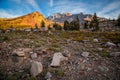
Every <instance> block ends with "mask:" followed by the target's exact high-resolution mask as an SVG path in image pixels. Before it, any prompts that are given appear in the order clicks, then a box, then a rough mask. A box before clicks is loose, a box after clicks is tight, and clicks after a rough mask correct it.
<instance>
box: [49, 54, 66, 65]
mask: <svg viewBox="0 0 120 80" xmlns="http://www.w3.org/2000/svg"><path fill="white" fill-rule="evenodd" d="M64 60H68V58H67V57H64V56H63V55H62V53H60V52H58V53H55V54H54V55H53V59H52V63H51V64H50V66H54V67H56V66H60V62H61V61H64Z"/></svg>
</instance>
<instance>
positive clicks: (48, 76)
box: [45, 72, 52, 80]
mask: <svg viewBox="0 0 120 80" xmlns="http://www.w3.org/2000/svg"><path fill="white" fill-rule="evenodd" d="M51 77H52V74H51V73H50V72H47V74H46V75H45V79H46V80H50V78H51Z"/></svg>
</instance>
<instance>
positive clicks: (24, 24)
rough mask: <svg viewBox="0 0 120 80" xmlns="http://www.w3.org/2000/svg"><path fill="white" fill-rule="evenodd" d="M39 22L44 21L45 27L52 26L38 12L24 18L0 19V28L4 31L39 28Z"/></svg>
mask: <svg viewBox="0 0 120 80" xmlns="http://www.w3.org/2000/svg"><path fill="white" fill-rule="evenodd" d="M41 21H44V23H45V26H48V25H50V24H52V22H50V21H48V20H47V19H45V17H44V16H43V15H42V14H41V13H39V12H32V13H29V14H27V15H24V16H20V17H16V18H10V19H8V18H0V27H2V28H4V29H6V28H9V27H14V28H34V27H35V26H38V27H40V26H41Z"/></svg>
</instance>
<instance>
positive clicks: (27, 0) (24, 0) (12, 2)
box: [0, 0, 120, 19]
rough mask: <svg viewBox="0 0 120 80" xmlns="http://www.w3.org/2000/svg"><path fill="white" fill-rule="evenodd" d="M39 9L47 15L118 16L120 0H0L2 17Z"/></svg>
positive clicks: (11, 16)
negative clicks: (65, 13) (68, 13)
mask: <svg viewBox="0 0 120 80" xmlns="http://www.w3.org/2000/svg"><path fill="white" fill-rule="evenodd" d="M34 11H39V12H40V13H42V14H43V15H44V16H45V17H47V16H49V15H51V14H53V13H64V12H70V13H73V14H76V13H80V12H83V13H85V14H93V13H95V12H96V13H97V15H98V16H100V17H106V18H111V19H112V18H117V17H118V15H119V14H120V0H0V17H2V18H13V17H17V16H21V15H25V14H28V13H31V12H34Z"/></svg>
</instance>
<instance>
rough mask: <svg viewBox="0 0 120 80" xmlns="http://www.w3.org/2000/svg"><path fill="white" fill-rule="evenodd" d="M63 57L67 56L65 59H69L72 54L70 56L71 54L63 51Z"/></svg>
mask: <svg viewBox="0 0 120 80" xmlns="http://www.w3.org/2000/svg"><path fill="white" fill-rule="evenodd" d="M62 55H63V56H65V57H68V58H70V57H71V54H70V52H69V51H68V50H65V51H63V52H62Z"/></svg>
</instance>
